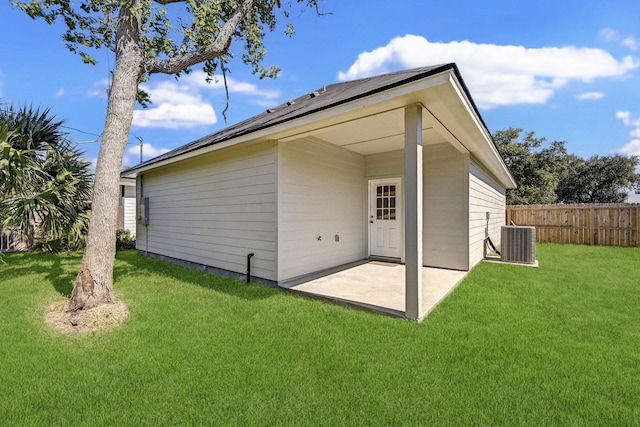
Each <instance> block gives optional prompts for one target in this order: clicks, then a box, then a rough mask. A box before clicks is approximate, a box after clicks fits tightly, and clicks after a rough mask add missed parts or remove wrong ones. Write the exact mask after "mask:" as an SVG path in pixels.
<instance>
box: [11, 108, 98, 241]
mask: <svg viewBox="0 0 640 427" xmlns="http://www.w3.org/2000/svg"><path fill="white" fill-rule="evenodd" d="M61 125H62V122H59V121H55V120H54V117H53V116H52V115H50V113H49V110H45V111H44V112H42V113H41V112H40V111H39V109H35V110H34V109H32V108H26V107H23V108H21V109H18V110H14V109H13V107H9V108H8V109H4V110H0V166H1V167H0V196H1V198H0V228H5V229H10V230H13V231H18V232H20V233H21V234H23V235H25V236H27V237H29V238H31V239H34V240H36V241H39V242H41V243H42V244H40V245H38V246H39V247H41V248H58V247H60V245H57V244H46V243H47V242H55V241H61V242H62V241H63V240H64V241H65V242H66V244H67V245H70V246H77V245H79V244H81V243H82V241H83V240H84V236H86V229H87V219H88V212H89V210H90V202H91V185H92V184H91V180H92V174H91V172H90V169H89V163H88V162H85V161H84V160H83V159H82V153H80V152H79V151H78V150H76V149H75V148H73V147H72V146H71V145H70V143H69V142H68V141H67V140H66V137H65V135H64V134H63V133H62V132H60V130H59V128H60V126H61Z"/></svg>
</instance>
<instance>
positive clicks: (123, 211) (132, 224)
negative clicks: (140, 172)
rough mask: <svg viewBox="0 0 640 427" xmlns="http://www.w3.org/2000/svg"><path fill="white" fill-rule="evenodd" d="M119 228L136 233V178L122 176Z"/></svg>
mask: <svg viewBox="0 0 640 427" xmlns="http://www.w3.org/2000/svg"><path fill="white" fill-rule="evenodd" d="M118 229H123V230H129V231H130V232H131V234H132V235H133V236H135V234H136V180H135V179H133V178H120V203H119V204H118Z"/></svg>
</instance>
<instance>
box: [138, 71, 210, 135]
mask: <svg viewBox="0 0 640 427" xmlns="http://www.w3.org/2000/svg"><path fill="white" fill-rule="evenodd" d="M140 87H141V88H142V89H143V90H145V91H146V92H147V93H149V95H150V96H151V101H152V104H151V106H150V107H149V108H146V109H140V110H135V111H134V112H133V126H136V127H143V128H164V129H184V128H193V127H196V126H202V125H211V124H214V123H216V122H217V121H218V119H217V118H216V112H215V111H214V109H213V107H212V106H211V104H209V103H207V102H206V101H205V100H203V99H202V97H201V96H200V94H199V93H197V91H194V90H193V89H192V88H191V87H190V86H189V85H186V84H183V83H180V82H177V81H162V82H159V83H156V84H153V85H150V84H144V85H140Z"/></svg>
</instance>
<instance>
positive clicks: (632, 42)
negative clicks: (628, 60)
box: [622, 36, 640, 50]
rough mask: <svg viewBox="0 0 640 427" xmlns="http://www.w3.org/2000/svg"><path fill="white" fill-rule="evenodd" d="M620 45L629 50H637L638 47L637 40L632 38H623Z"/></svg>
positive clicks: (639, 45)
mask: <svg viewBox="0 0 640 427" xmlns="http://www.w3.org/2000/svg"><path fill="white" fill-rule="evenodd" d="M622 44H623V45H624V46H626V47H628V48H629V49H631V50H638V47H640V41H638V39H637V38H635V37H633V36H627V37H625V38H624V39H623V40H622Z"/></svg>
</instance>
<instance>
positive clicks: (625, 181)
mask: <svg viewBox="0 0 640 427" xmlns="http://www.w3.org/2000/svg"><path fill="white" fill-rule="evenodd" d="M638 164H639V161H638V158H637V157H635V156H632V157H627V156H621V155H619V154H616V155H612V156H593V157H590V158H588V159H582V158H579V157H574V158H571V159H570V162H569V171H570V173H567V174H565V175H564V176H563V177H562V179H561V180H560V182H559V183H558V188H557V190H556V194H557V201H558V203H623V202H624V201H625V200H626V199H627V196H628V190H629V189H631V188H633V187H635V186H636V185H637V184H638V182H639V178H640V176H639V175H638V174H636V173H635V168H636V166H637V165H638Z"/></svg>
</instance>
